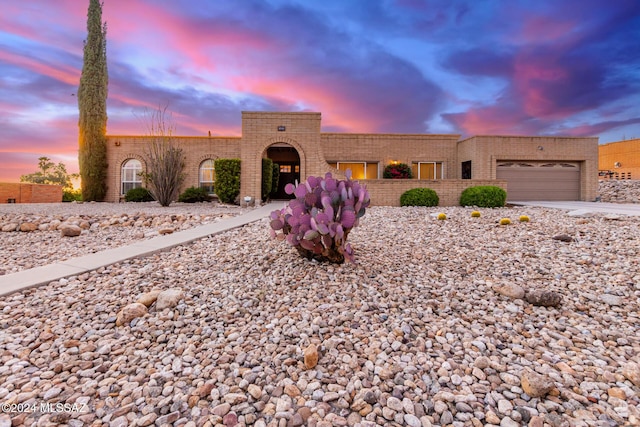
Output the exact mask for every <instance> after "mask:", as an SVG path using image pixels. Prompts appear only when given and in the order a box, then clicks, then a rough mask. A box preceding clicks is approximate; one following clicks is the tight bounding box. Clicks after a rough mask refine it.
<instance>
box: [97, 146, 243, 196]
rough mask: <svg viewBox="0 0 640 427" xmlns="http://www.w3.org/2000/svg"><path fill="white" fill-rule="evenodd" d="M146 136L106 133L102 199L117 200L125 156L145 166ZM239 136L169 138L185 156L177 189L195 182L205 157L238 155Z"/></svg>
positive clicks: (214, 157) (197, 180) (236, 156)
mask: <svg viewBox="0 0 640 427" xmlns="http://www.w3.org/2000/svg"><path fill="white" fill-rule="evenodd" d="M150 140H151V137H149V136H131V135H129V136H122V135H109V136H108V137H107V162H108V164H109V169H108V174H107V187H108V188H107V195H106V197H105V201H107V202H118V201H120V200H121V198H122V197H123V195H122V194H121V182H122V165H123V164H124V162H125V161H126V160H128V159H138V160H140V162H141V163H142V167H143V170H144V169H145V163H144V155H145V149H146V147H148V144H149V143H150ZM240 141H241V138H240V137H206V136H204V137H200V136H180V137H173V142H174V143H175V144H176V145H177V146H179V147H180V148H182V150H183V151H184V155H185V168H184V172H185V175H186V176H185V181H184V184H183V186H182V188H181V189H180V192H182V191H184V189H186V188H188V187H197V186H198V185H199V176H198V172H199V168H200V164H201V163H202V162H203V161H204V160H207V159H214V160H215V159H218V158H240Z"/></svg>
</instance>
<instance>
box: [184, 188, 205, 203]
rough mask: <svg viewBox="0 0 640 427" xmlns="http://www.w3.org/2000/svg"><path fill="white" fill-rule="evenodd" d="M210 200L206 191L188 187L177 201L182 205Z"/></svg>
mask: <svg viewBox="0 0 640 427" xmlns="http://www.w3.org/2000/svg"><path fill="white" fill-rule="evenodd" d="M210 200H211V196H209V192H208V191H207V189H206V188H199V187H189V188H187V189H186V190H184V192H183V193H182V194H180V197H178V201H179V202H184V203H196V202H208V201H210Z"/></svg>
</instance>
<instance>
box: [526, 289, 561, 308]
mask: <svg viewBox="0 0 640 427" xmlns="http://www.w3.org/2000/svg"><path fill="white" fill-rule="evenodd" d="M524 299H525V300H526V301H527V302H528V303H529V304H533V305H538V306H542V307H558V306H559V305H560V303H562V295H560V294H559V293H557V292H554V291H549V290H545V289H534V290H532V291H531V290H530V291H527V293H526V295H525V297H524Z"/></svg>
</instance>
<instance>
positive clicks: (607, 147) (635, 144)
mask: <svg viewBox="0 0 640 427" xmlns="http://www.w3.org/2000/svg"><path fill="white" fill-rule="evenodd" d="M598 169H599V170H600V171H602V172H607V171H608V172H611V173H612V175H611V178H613V179H634V180H638V179H640V138H638V139H630V140H627V141H618V142H611V143H609V144H602V145H599V146H598Z"/></svg>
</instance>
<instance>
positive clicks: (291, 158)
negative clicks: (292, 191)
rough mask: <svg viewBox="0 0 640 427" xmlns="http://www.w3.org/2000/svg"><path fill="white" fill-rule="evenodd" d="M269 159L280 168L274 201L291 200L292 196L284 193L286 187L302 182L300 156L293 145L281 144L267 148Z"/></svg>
mask: <svg viewBox="0 0 640 427" xmlns="http://www.w3.org/2000/svg"><path fill="white" fill-rule="evenodd" d="M267 157H268V158H270V159H271V160H273V163H277V164H278V165H279V167H280V179H279V181H278V189H277V191H276V192H275V194H273V196H272V198H274V199H290V198H291V197H292V196H290V195H288V194H287V193H285V192H284V187H285V185H287V184H289V183H292V184H293V183H295V182H296V181H298V182H299V181H300V155H299V154H298V151H297V150H296V149H295V148H294V147H292V146H291V145H289V144H287V143H284V142H280V143H277V144H273V145H271V146H270V147H269V148H267Z"/></svg>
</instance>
